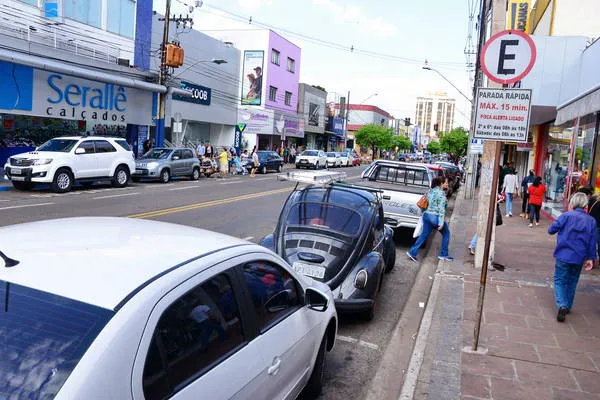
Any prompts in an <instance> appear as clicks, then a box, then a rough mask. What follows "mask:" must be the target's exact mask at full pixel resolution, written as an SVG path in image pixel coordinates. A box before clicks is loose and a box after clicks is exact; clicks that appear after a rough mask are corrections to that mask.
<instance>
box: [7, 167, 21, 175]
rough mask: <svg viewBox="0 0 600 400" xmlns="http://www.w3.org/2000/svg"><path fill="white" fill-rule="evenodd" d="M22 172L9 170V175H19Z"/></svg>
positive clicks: (17, 169) (15, 169) (16, 169)
mask: <svg viewBox="0 0 600 400" xmlns="http://www.w3.org/2000/svg"><path fill="white" fill-rule="evenodd" d="M21 173H22V171H21V170H20V169H19V168H11V169H10V174H11V175H21Z"/></svg>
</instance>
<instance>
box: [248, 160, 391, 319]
mask: <svg viewBox="0 0 600 400" xmlns="http://www.w3.org/2000/svg"><path fill="white" fill-rule="evenodd" d="M345 176H346V174H345V173H343V172H341V173H340V172H330V171H315V172H304V171H295V172H288V173H287V174H285V175H284V176H282V175H280V178H281V179H286V180H292V181H296V182H305V183H317V184H316V185H308V186H306V187H301V188H299V189H296V190H294V191H293V192H292V193H291V194H290V195H289V197H288V199H287V201H286V202H285V205H284V206H283V210H282V211H281V214H280V216H279V220H278V222H277V225H276V227H275V231H274V232H273V234H271V235H268V236H266V237H264V238H263V239H262V240H261V242H260V243H261V244H262V245H263V246H265V247H267V248H269V249H272V250H273V251H275V252H276V253H277V254H279V255H280V256H281V257H282V258H283V259H284V260H286V261H287V262H288V263H290V264H291V265H292V268H294V269H295V270H296V271H297V272H299V273H301V274H304V275H307V276H309V277H311V278H313V279H315V280H317V281H320V282H324V283H327V284H328V285H329V287H330V288H331V290H332V291H333V294H334V297H335V305H336V308H337V310H338V311H339V312H346V313H359V314H360V315H361V316H362V317H364V318H366V319H368V320H369V319H372V318H373V316H374V315H375V311H376V307H377V298H378V295H379V292H380V290H381V283H382V281H383V278H384V273H385V272H389V271H391V270H392V268H394V264H395V262H396V247H395V244H394V240H393V231H392V229H391V228H389V227H388V226H386V225H385V224H384V220H383V218H384V215H383V205H382V202H381V198H380V195H379V191H373V190H372V189H370V188H364V187H357V186H352V185H347V184H337V183H331V182H332V181H333V180H339V179H343V178H344V177H345Z"/></svg>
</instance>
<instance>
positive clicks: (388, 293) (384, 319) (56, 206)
mask: <svg viewBox="0 0 600 400" xmlns="http://www.w3.org/2000/svg"><path fill="white" fill-rule="evenodd" d="M362 170H363V168H362V167H353V168H345V169H341V170H336V171H344V172H346V173H347V174H348V180H349V181H350V182H352V181H358V177H359V175H360V172H361V171H362ZM3 184H4V185H6V183H3ZM293 187H294V184H293V183H290V182H284V181H278V180H277V179H276V175H275V174H268V175H257V177H256V178H250V177H249V176H232V177H228V178H226V179H217V178H201V179H200V180H199V181H196V182H194V181H189V180H181V181H174V182H171V183H168V184H161V183H150V182H148V183H146V182H141V183H134V184H131V185H130V186H128V187H127V188H123V189H115V188H112V187H110V185H107V184H105V185H95V186H93V187H92V188H89V189H88V188H76V189H75V190H73V191H72V192H70V193H65V194H55V193H53V192H51V191H50V190H49V189H48V188H41V189H36V190H33V191H30V192H20V191H16V190H8V191H0V226H4V225H11V224H17V223H24V222H32V221H38V220H44V219H54V218H64V217H75V216H120V217H136V218H147V219H153V220H159V221H164V222H171V223H177V224H184V225H190V226H194V227H198V228H203V229H207V230H211V231H216V232H220V233H225V234H228V235H232V236H236V237H239V238H243V239H246V240H250V241H253V242H257V241H258V240H260V238H261V237H263V236H264V235H266V234H268V233H271V232H272V230H273V228H274V226H275V223H276V221H277V218H278V217H279V212H280V210H281V208H282V206H283V204H284V202H285V199H286V198H287V196H288V194H289V192H290V191H291V190H292V189H293ZM5 188H6V187H5ZM57 233H59V232H57ZM38 239H39V238H38ZM411 241H412V238H411V237H410V232H407V231H399V232H397V234H396V243H397V261H396V266H395V268H394V270H393V271H392V272H391V273H390V274H388V275H386V279H385V281H384V283H383V289H382V293H381V295H380V302H379V304H378V307H379V309H378V313H377V315H376V316H375V319H374V320H373V321H371V322H364V321H359V320H355V319H353V318H342V320H341V321H340V328H339V332H338V338H337V342H336V347H335V348H334V350H333V351H332V352H331V353H329V354H328V359H327V365H326V372H325V379H326V386H325V388H324V391H323V394H322V395H321V398H322V399H349V398H351V399H360V398H362V397H363V396H364V395H365V393H366V392H367V390H368V387H369V383H370V381H371V380H372V378H373V376H374V375H375V373H376V371H377V366H378V365H379V362H380V360H381V357H382V355H383V353H384V352H385V349H386V345H387V343H388V340H389V338H390V336H391V333H392V331H393V329H394V327H395V326H396V323H397V322H398V320H399V318H400V315H401V312H402V309H403V307H404V304H405V302H406V299H407V298H408V295H409V293H410V290H411V288H412V285H413V283H414V279H415V276H416V272H417V270H418V268H419V264H417V263H413V262H410V261H409V260H408V259H407V257H406V255H405V254H404V253H405V251H406V249H407V247H408V245H410V243H411ZM398 372H399V376H401V375H402V371H398Z"/></svg>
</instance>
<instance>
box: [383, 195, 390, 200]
mask: <svg viewBox="0 0 600 400" xmlns="http://www.w3.org/2000/svg"><path fill="white" fill-rule="evenodd" d="M383 199H384V200H391V199H392V198H391V197H390V196H386V195H384V196H383Z"/></svg>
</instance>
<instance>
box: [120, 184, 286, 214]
mask: <svg viewBox="0 0 600 400" xmlns="http://www.w3.org/2000/svg"><path fill="white" fill-rule="evenodd" d="M291 190H292V188H285V189H277V190H270V191H268V192H261V193H251V194H246V195H242V196H236V197H230V198H228V199H220V200H212V201H206V202H204V203H196V204H188V205H186V206H179V207H173V208H165V209H163V210H155V211H148V212H143V213H139V214H132V215H128V216H127V217H128V218H152V217H158V216H161V215H166V214H173V213H177V212H183V211H191V210H196V209H198V208H204V207H212V206H219V205H222V204H228V203H234V202H236V201H241V200H249V199H255V198H258V197H265V196H270V195H272V194H279V193H285V192H289V191H291Z"/></svg>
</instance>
